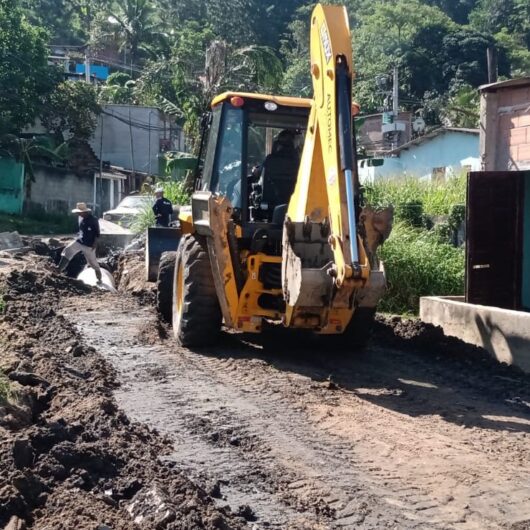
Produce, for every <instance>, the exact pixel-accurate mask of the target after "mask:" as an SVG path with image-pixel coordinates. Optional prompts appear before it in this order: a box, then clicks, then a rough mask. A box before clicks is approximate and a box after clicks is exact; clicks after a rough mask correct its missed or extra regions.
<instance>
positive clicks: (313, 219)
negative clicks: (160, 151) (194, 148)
mask: <svg viewBox="0 0 530 530" xmlns="http://www.w3.org/2000/svg"><path fill="white" fill-rule="evenodd" d="M311 76H312V81H313V89H314V97H313V99H301V98H293V97H280V96H269V95H262V94H247V93H232V92H230V93H224V94H222V95H220V96H218V97H216V98H215V99H214V100H213V102H212V111H211V114H210V117H209V118H208V120H207V121H208V123H207V124H206V130H207V134H206V137H205V142H204V146H203V149H202V150H201V155H200V159H201V160H200V170H199V171H198V173H197V178H196V183H195V192H194V193H193V195H192V198H191V207H189V208H182V209H181V211H180V214H179V221H180V229H181V232H182V237H181V239H180V242H179V245H178V249H177V252H176V259H175V262H174V272H173V271H171V274H170V275H168V272H167V270H168V269H167V267H164V268H161V273H162V274H165V276H166V278H167V277H169V278H170V279H169V280H167V279H166V280H161V281H159V290H160V294H161V296H162V299H165V300H166V303H170V302H171V311H170V312H171V313H172V322H173V330H174V334H175V337H176V338H177V340H178V341H179V342H180V343H181V344H182V345H185V346H203V345H206V344H211V343H212V342H215V339H216V337H217V334H218V333H219V331H220V329H221V325H222V324H223V323H224V325H225V326H226V327H227V328H231V329H235V330H240V331H244V332H250V333H259V332H261V331H262V330H263V329H264V326H266V325H267V324H268V323H276V324H280V323H281V324H283V326H285V327H287V328H298V329H305V330H309V331H311V332H314V333H317V334H322V335H342V336H343V337H344V338H345V340H346V342H348V343H349V344H358V343H361V342H363V341H364V340H365V338H366V336H367V332H368V331H369V329H370V323H371V321H372V320H373V316H374V313H375V308H376V305H377V302H378V300H379V298H380V297H381V295H382V294H383V292H384V289H385V275H384V269H383V267H382V265H381V264H380V263H379V262H378V260H377V257H376V248H377V246H378V245H379V244H380V243H382V241H384V239H385V238H386V237H388V235H389V232H390V229H391V224H392V213H391V212H390V211H374V210H373V209H371V208H369V207H363V205H362V200H361V194H360V187H359V182H358V179H357V164H356V155H355V137H354V134H353V131H352V123H353V115H354V114H355V113H356V112H357V111H358V107H357V106H356V105H355V104H352V76H353V67H352V50H351V36H350V31H349V25H348V19H347V14H346V10H345V8H344V7H339V6H322V5H320V4H319V5H317V7H316V8H315V9H314V11H313V14H312V18H311ZM170 269H173V267H170ZM170 284H172V285H170ZM170 289H172V296H171V297H170V296H168V295H169V290H170ZM166 313H168V311H167V308H166Z"/></svg>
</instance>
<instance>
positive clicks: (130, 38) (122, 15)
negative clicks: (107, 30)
mask: <svg viewBox="0 0 530 530" xmlns="http://www.w3.org/2000/svg"><path fill="white" fill-rule="evenodd" d="M155 13H156V11H155V8H154V6H153V3H152V2H151V0H117V1H116V2H114V5H113V7H112V8H111V9H110V10H108V22H109V23H110V24H111V25H112V26H113V27H114V31H113V33H114V35H115V36H116V37H117V38H118V40H119V44H120V51H122V52H124V54H126V53H128V54H129V59H130V65H131V66H132V65H133V64H134V63H135V62H136V61H137V60H138V58H139V55H140V53H141V52H142V51H146V50H147V47H148V44H149V42H150V41H152V40H153V39H155V38H156V37H157V36H158V34H159V31H158V26H159V21H158V20H157V17H156V14H155ZM124 62H126V60H124Z"/></svg>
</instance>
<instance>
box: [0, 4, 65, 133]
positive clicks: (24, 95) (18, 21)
mask: <svg viewBox="0 0 530 530" xmlns="http://www.w3.org/2000/svg"><path fill="white" fill-rule="evenodd" d="M47 56H48V51H47V49H46V33H45V32H44V31H43V30H42V29H39V28H35V27H33V26H31V25H30V24H29V23H28V22H27V21H26V20H25V19H24V17H23V15H22V10H21V9H20V8H19V6H18V4H17V2H16V0H0V134H4V133H10V132H11V133H17V132H19V131H20V130H21V129H22V128H23V127H24V126H25V125H27V124H29V123H32V122H33V121H34V120H35V118H36V116H37V115H38V113H39V111H40V109H41V106H42V100H43V98H44V97H45V96H46V95H47V94H48V93H49V92H50V90H52V88H53V87H54V85H55V84H56V83H57V81H58V79H59V76H58V73H57V72H56V71H55V70H53V69H51V68H50V67H48V63H47Z"/></svg>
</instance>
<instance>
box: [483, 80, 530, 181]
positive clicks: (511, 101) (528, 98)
mask: <svg viewBox="0 0 530 530" xmlns="http://www.w3.org/2000/svg"><path fill="white" fill-rule="evenodd" d="M480 103H481V132H480V134H481V141H480V151H481V159H482V169H483V170H484V171H512V170H514V171H515V170H525V169H530V80H529V82H528V83H527V84H522V85H519V86H505V87H502V86H499V87H498V88H495V86H492V87H491V88H488V89H486V90H485V91H483V92H482V93H481V102H480Z"/></svg>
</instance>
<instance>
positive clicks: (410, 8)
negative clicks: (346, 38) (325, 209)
mask: <svg viewBox="0 0 530 530" xmlns="http://www.w3.org/2000/svg"><path fill="white" fill-rule="evenodd" d="M324 3H328V2H324ZM343 4H344V5H345V6H346V8H347V9H348V14H349V17H350V23H351V28H352V35H353V46H354V57H355V70H356V82H355V87H354V92H355V97H356V99H357V100H358V101H359V103H360V104H361V108H362V110H363V112H365V113H370V112H374V111H377V110H380V109H381V108H382V107H383V105H384V100H385V97H386V93H385V91H386V90H387V88H388V83H389V82H390V75H391V73H392V67H393V66H394V65H396V66H397V67H398V68H399V79H400V101H401V106H402V107H403V108H405V109H410V110H420V111H421V112H422V113H423V115H424V117H425V118H426V120H427V122H428V124H436V123H440V122H443V123H446V124H451V125H456V126H458V125H465V126H473V125H475V124H476V118H477V106H476V105H477V98H476V92H475V89H476V87H478V86H479V85H480V84H482V83H485V82H487V68H486V49H487V48H488V47H491V46H495V47H496V48H497V50H498V70H499V74H500V75H501V76H518V75H523V74H525V73H529V72H530V51H529V46H530V3H529V2H528V1H527V0H343ZM313 5H314V4H313V2H307V1H303V0H282V1H281V2H274V3H273V2H264V1H263V0H230V1H221V0H208V1H206V0H178V1H177V0H114V1H103V0H74V1H70V0H0V116H2V120H1V124H0V133H1V132H4V133H5V132H14V133H16V132H19V131H20V130H21V128H22V127H23V126H24V125H26V124H27V123H30V122H32V121H33V119H34V118H35V116H38V115H41V114H43V112H44V114H45V115H46V124H45V125H47V126H48V128H49V130H50V131H52V132H54V133H55V134H56V135H57V136H59V135H60V129H59V127H58V126H59V125H61V126H62V127H67V126H68V127H69V129H70V130H71V129H72V124H73V129H74V130H75V131H77V130H78V129H81V130H80V131H78V132H79V134H81V135H86V131H85V130H84V129H83V128H82V127H81V125H82V124H84V123H86V119H77V118H78V115H77V113H76V112H72V108H74V107H73V104H74V103H76V98H77V107H79V105H80V103H79V101H80V100H81V101H87V102H88V103H89V105H88V107H89V109H91V110H94V106H93V101H92V100H90V98H89V97H88V96H87V95H86V94H76V93H72V91H71V90H65V89H64V87H63V88H61V82H60V75H58V71H57V68H54V67H48V66H47V64H46V51H45V46H46V44H49V43H52V44H56V45H70V46H73V48H70V54H71V56H72V57H73V58H74V59H75V57H76V56H77V62H83V60H84V56H85V53H86V54H87V55H89V56H91V57H93V58H94V60H96V59H98V60H100V61H102V62H105V61H107V62H108V64H110V65H111V67H112V69H113V71H114V73H113V75H111V76H110V78H109V80H108V82H107V84H106V85H105V86H104V87H102V88H101V89H100V90H99V91H98V94H97V97H98V99H99V101H100V102H122V103H125V102H131V103H140V104H156V105H159V106H163V107H164V108H165V110H167V111H168V112H171V113H173V114H175V115H176V116H178V117H179V119H181V121H182V122H183V123H185V124H186V127H187V129H188V133H190V134H191V138H192V140H193V138H194V137H195V135H196V132H197V122H198V116H199V115H200V113H201V112H202V111H203V110H204V109H205V108H206V106H207V104H208V101H209V100H210V98H211V97H212V96H213V95H214V94H216V93H219V92H220V91H222V90H225V89H242V90H243V89H244V90H260V91H266V92H280V93H285V94H292V95H297V96H307V95H310V94H311V85H310V79H309V68H308V43H309V19H310V11H311V9H312V7H313ZM79 90H80V89H79ZM62 102H64V104H62ZM81 116H82V117H83V118H86V115H83V114H81ZM76 119H77V121H76ZM76 125H77V128H76Z"/></svg>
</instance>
